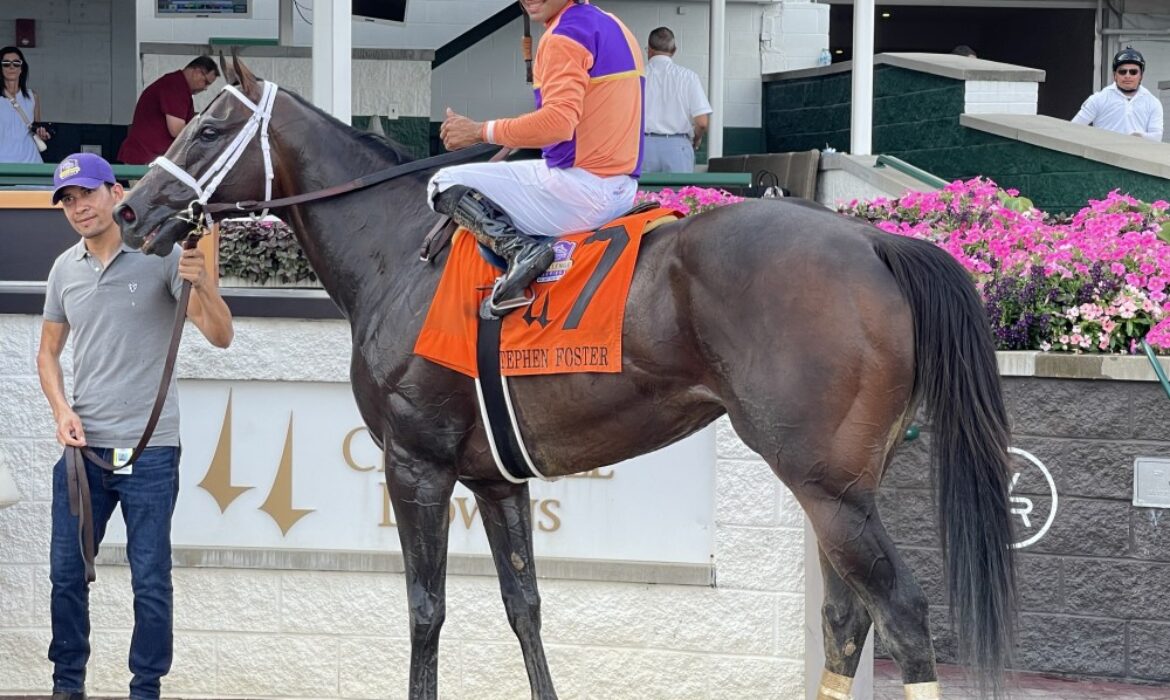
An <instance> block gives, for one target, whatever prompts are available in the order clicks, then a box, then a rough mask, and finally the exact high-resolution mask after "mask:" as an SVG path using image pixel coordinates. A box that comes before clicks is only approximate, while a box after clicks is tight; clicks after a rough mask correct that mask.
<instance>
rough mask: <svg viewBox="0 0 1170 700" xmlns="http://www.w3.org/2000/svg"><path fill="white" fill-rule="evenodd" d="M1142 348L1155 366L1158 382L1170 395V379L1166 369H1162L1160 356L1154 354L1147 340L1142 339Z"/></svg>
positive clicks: (1167, 394) (1169, 395)
mask: <svg viewBox="0 0 1170 700" xmlns="http://www.w3.org/2000/svg"><path fill="white" fill-rule="evenodd" d="M1142 350H1144V351H1145V352H1146V358H1147V359H1149V361H1150V364H1151V365H1152V366H1153V367H1154V376H1156V377H1157V378H1158V382H1159V383H1160V384H1161V385H1162V390H1163V391H1165V392H1166V396H1168V397H1170V379H1167V378H1166V370H1164V369H1162V363H1160V362H1158V356H1157V355H1155V354H1154V349H1153V348H1152V347H1150V344H1149V343H1147V342H1146V341H1144V340H1143V341H1142Z"/></svg>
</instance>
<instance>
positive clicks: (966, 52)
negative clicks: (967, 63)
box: [951, 44, 979, 58]
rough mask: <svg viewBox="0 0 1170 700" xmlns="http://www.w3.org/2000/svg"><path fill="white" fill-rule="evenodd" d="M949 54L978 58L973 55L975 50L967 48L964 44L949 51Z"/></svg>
mask: <svg viewBox="0 0 1170 700" xmlns="http://www.w3.org/2000/svg"><path fill="white" fill-rule="evenodd" d="M951 53H953V54H955V55H956V56H966V57H967V58H979V57H978V56H977V55H975V49H973V48H971V47H970V46H967V45H966V44H959V45H958V46H956V47H955V48H953V49H951Z"/></svg>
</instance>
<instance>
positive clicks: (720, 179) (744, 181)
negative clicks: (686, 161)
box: [638, 173, 752, 190]
mask: <svg viewBox="0 0 1170 700" xmlns="http://www.w3.org/2000/svg"><path fill="white" fill-rule="evenodd" d="M690 185H694V186H696V187H751V186H752V174H751V173H642V175H641V177H639V178H638V189H640V190H660V189H662V188H663V187H670V188H672V189H676V188H679V187H688V186H690Z"/></svg>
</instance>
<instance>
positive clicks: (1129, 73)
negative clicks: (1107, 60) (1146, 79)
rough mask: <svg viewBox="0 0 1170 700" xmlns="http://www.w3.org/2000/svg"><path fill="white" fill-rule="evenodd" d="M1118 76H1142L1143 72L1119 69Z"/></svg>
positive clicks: (1132, 69)
mask: <svg viewBox="0 0 1170 700" xmlns="http://www.w3.org/2000/svg"><path fill="white" fill-rule="evenodd" d="M1117 74H1118V75H1141V74H1142V71H1141V69H1140V68H1118V69H1117Z"/></svg>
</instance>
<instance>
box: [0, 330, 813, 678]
mask: <svg viewBox="0 0 1170 700" xmlns="http://www.w3.org/2000/svg"><path fill="white" fill-rule="evenodd" d="M40 323H41V319H40V318H39V317H37V316H32V315H2V314H0V396H3V397H4V398H5V400H4V401H3V402H0V463H3V464H4V465H6V466H8V467H9V468H10V469H11V470H12V471H13V472H14V475H15V477H16V480H17V483H18V486H19V488H20V489H21V491H22V493H23V495H24V500H23V501H22V502H21V503H19V504H17V505H16V506H13V507H11V508H8V509H5V510H0V695H10V694H15V695H28V694H33V695H47V694H48V690H49V689H50V683H51V667H50V666H49V664H48V662H47V661H46V660H45V651H46V649H47V646H48V642H49V610H48V598H49V581H48V542H49V513H50V500H51V491H50V475H51V473H52V465H53V463H54V462H55V461H56V459H57V457H58V456H59V454H60V452H59V448H58V446H57V444H56V442H55V441H54V440H53V438H52V435H53V425H52V420H51V418H50V414H49V411H48V406H47V405H46V403H45V400H44V398H43V397H42V396H41V393H40V389H39V386H38V383H37V378H36V370H35V363H34V353H35V349H36V344H37V339H38V337H39V330H40ZM287 348H297V349H298V350H297V352H295V353H288V352H287ZM68 353H69V349H68V348H67V349H66V356H68ZM349 353H350V340H349V329H348V326H347V325H346V324H345V323H344V322H341V321H302V320H293V319H247V318H242V319H237V323H236V339H235V342H234V343H233V345H232V348H231V349H229V350H227V351H218V350H215V349H213V348H211V347H210V346H209V345H208V343H207V342H206V341H204V340H203V339H202V338H201V337H200V336H199V335H198V333H197V332H193V330H192V329H191V328H188V331H187V335H186V337H185V338H184V339H183V345H182V351H181V352H180V353H179V366H178V373H179V376H180V385H182V384H183V380H186V379H199V378H215V379H229V380H240V381H246V380H249V379H261V380H272V381H291V382H295V381H314V382H342V383H344V382H346V381H348V366H349ZM65 365H66V369H65V371H66V375H67V381H68V375H69V373H70V368H69V364H68V362H67V361H66V363H65ZM198 418H199V417H198V416H193V415H188V416H184V420H185V421H191V420H198ZM236 439H237V440H240V439H246V436H237V437H236ZM712 468H713V469H714V470H715V475H716V476H715V484H716V492H715V493H714V494H712V501H713V508H714V522H715V538H714V539H715V561H714V566H715V573H716V581H717V582H716V585H714V586H696V585H670V584H654V585H652V584H646V583H640V584H636V583H619V582H613V581H602V580H590V581H585V580H572V579H567V578H560V579H557V578H545V579H542V580H541V583H540V590H541V594H542V596H543V600H544V628H543V633H544V641H545V645H546V649H547V651H548V656H549V663H550V666H551V670H552V675H553V678H554V680H555V682H556V684H557V688H558V690H559V692H560V693H561V696H562V697H578V698H615V699H622V698H629V699H630V700H633V699H635V698H637V699H640V698H646V697H660V698H665V697H682V698H700V697H701V698H712V699H716V700H723V699H725V700H741V699H742V698H746V697H785V698H790V697H798V696H799V695H800V694H801V693H802V689H803V687H804V663H803V658H804V630H803V623H802V621H803V620H804V570H803V548H804V536H803V527H802V522H803V515H802V513H801V511H800V509H799V507H798V506H797V505H796V503H795V501H794V500H793V499H792V497H791V495H790V494H789V493H788V491H787V490H786V489H785V488H784V487H783V486H782V485H781V484H780V483H779V481H778V480H777V479H776V477H775V476H774V475H773V474H772V472H771V470H770V469H769V468H768V467H767V465H765V464H764V463H763V462H762V461H760V460H759V458H758V457H757V456H756V455H755V454H754V453H752V452H751V451H749V450H748V449H747V448H746V447H744V445H743V444H742V443H741V442H740V441H739V439H738V438H737V437H736V436H735V434H734V432H733V431H732V430H731V428H730V427H729V425H728V423H727V422H726V419H723V421H722V422H721V423H720V424H719V430H718V442H717V459H716V461H715V464H713V465H712ZM181 480H182V482H183V488H185V489H190V488H194V487H195V486H194V485H195V483H196V482H197V481H198V475H193V474H190V473H186V474H185V475H184V476H183V477H182V479H181ZM662 507H669V506H668V505H667V504H665V503H664V504H663V505H662ZM114 517H115V518H116V517H118V516H117V515H116V514H115V516H114ZM631 536H633V535H631ZM540 554H541V553H540V552H539V551H538V552H537V556H538V558H537V570H538V571H539V570H540ZM546 572H547V570H546ZM174 587H175V662H174V671H173V672H172V674H171V675H170V676H168V677H167V678H166V679H165V680H164V684H163V688H164V693H165V694H166V695H167V696H179V697H185V698H200V697H215V698H223V697H249V698H276V697H282V698H286V697H313V698H404V697H406V683H407V669H408V666H409V657H410V650H409V641H408V625H407V615H406V610H407V607H406V600H405V584H404V581H403V577H402V576H401V575H396V574H374V573H360V572H337V571H295V570H255V569H224V568H189V567H178V568H176V569H175V574H174ZM447 593H448V602H447V613H448V615H447V622H446V625H445V626H444V628H443V635H442V639H443V641H442V644H441V646H440V672H439V673H440V676H439V686H440V689H441V692H442V695H443V697H453V698H483V699H484V700H490V699H493V698H499V699H501V700H504V699H507V700H511V699H514V698H518V697H527V696H528V690H527V688H528V686H527V680H526V675H525V672H524V666H523V663H522V661H521V657H520V653H519V648H518V645H517V642H516V639H515V637H514V635H513V634H512V631H511V629H510V628H509V627H508V623H507V621H506V618H505V615H504V610H503V605H502V603H501V601H500V594H499V590H498V587H497V583H496V580H495V578H494V577H485V576H455V575H452V576H449V577H448V585H447ZM91 612H92V620H93V634H92V642H93V645H94V651H93V657H92V660H91V664H90V674H89V691H90V694H91V695H98V696H117V695H119V694H124V693H125V688H126V683H127V682H128V679H129V675H128V672H127V670H126V655H127V649H128V645H129V639H130V629H131V625H132V614H131V595H130V580H129V571H128V570H127V569H126V568H125V567H122V566H116V565H108V566H99V569H98V581H97V583H96V584H95V585H94V587H93V593H92V597H91Z"/></svg>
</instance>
